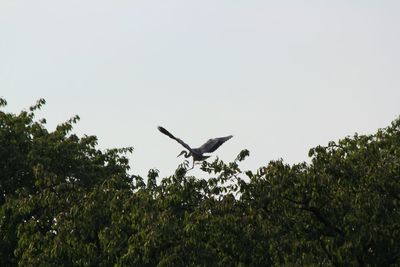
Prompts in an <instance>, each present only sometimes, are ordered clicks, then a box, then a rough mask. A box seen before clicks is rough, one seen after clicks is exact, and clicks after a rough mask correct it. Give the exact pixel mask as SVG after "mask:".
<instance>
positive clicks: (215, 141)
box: [198, 135, 233, 153]
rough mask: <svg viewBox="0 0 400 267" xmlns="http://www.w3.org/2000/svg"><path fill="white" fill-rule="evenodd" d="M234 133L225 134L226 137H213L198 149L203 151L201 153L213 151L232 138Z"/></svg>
mask: <svg viewBox="0 0 400 267" xmlns="http://www.w3.org/2000/svg"><path fill="white" fill-rule="evenodd" d="M232 137H233V135H229V136H225V137H219V138H212V139H209V140H208V141H207V142H205V143H204V144H203V145H202V146H201V147H199V148H198V149H199V150H200V151H201V153H211V152H214V151H215V150H217V148H219V147H220V146H221V145H222V144H223V143H225V142H226V141H228V140H229V139H231V138H232Z"/></svg>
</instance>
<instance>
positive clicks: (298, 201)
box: [0, 99, 400, 266]
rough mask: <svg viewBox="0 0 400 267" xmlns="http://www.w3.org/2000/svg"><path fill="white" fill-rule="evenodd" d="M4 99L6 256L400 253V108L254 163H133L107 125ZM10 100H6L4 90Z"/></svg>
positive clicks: (2, 242)
mask: <svg viewBox="0 0 400 267" xmlns="http://www.w3.org/2000/svg"><path fill="white" fill-rule="evenodd" d="M43 104H44V100H40V101H38V103H37V104H36V105H35V106H33V107H31V108H30V109H29V111H22V112H21V113H19V114H11V113H6V112H1V111H0V265H1V266H16V265H19V266H303V265H306V266H310V265H311V266H315V265H323V266H389V265H393V266H400V242H399V240H400V119H397V120H395V121H394V122H393V123H392V124H391V126H389V127H387V128H386V129H382V130H379V131H378V132H377V133H376V134H374V135H355V136H353V137H351V138H350V137H346V138H344V139H342V140H340V141H338V142H330V143H329V144H328V145H327V146H318V147H316V148H314V149H311V150H310V153H309V154H310V157H311V163H310V164H306V163H300V164H296V165H292V166H290V165H288V164H285V163H284V162H283V161H282V160H278V161H271V162H270V163H269V164H268V165H267V166H265V167H261V168H260V169H258V170H257V171H255V172H251V171H247V172H242V171H241V170H240V168H239V164H240V161H242V160H244V159H245V158H246V156H247V155H248V151H246V150H244V151H242V152H241V153H240V154H239V155H238V157H237V159H236V160H235V161H234V162H231V163H227V164H226V163H224V162H222V161H221V160H219V159H217V160H215V161H214V162H211V163H207V162H203V164H202V166H201V169H202V170H203V171H204V172H205V173H206V174H207V177H208V176H211V178H207V179H201V178H198V177H196V178H195V177H192V176H190V175H189V174H190V172H187V169H188V163H187V162H185V163H183V164H182V165H181V166H179V167H178V169H177V170H176V172H175V173H174V174H173V175H172V176H170V177H166V178H164V179H160V178H158V174H157V171H156V170H150V171H149V174H148V177H147V179H146V180H145V179H143V178H141V177H140V176H134V175H130V174H129V173H128V169H129V165H128V160H127V158H126V157H125V156H124V155H125V153H127V152H131V151H132V148H124V149H111V150H107V151H100V150H99V149H97V148H96V145H97V143H96V137H94V136H84V137H81V138H80V137H78V136H76V135H74V134H72V133H71V130H72V127H73V124H74V123H76V121H77V120H78V119H79V118H78V117H74V118H72V119H71V120H70V121H68V122H65V123H62V124H60V125H59V126H58V127H57V128H56V129H55V130H54V131H52V132H49V131H48V130H46V127H45V123H46V122H45V120H35V118H34V114H35V111H36V110H37V109H39V108H40V107H41V106H42V105H43ZM0 105H1V106H5V105H6V101H5V100H3V99H0Z"/></svg>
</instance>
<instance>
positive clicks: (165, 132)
mask: <svg viewBox="0 0 400 267" xmlns="http://www.w3.org/2000/svg"><path fill="white" fill-rule="evenodd" d="M157 128H158V130H159V131H160V132H162V133H163V134H165V135H166V136H168V137H169V138H172V139H176V138H175V136H173V135H172V134H171V133H170V132H168V131H167V129H165V128H164V127H161V126H158V127H157Z"/></svg>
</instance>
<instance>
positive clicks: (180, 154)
mask: <svg viewBox="0 0 400 267" xmlns="http://www.w3.org/2000/svg"><path fill="white" fill-rule="evenodd" d="M184 153H185V151H182V152H181V153H179V155H178V156H176V157H177V158H179V157H180V156H182V155H183V154H184Z"/></svg>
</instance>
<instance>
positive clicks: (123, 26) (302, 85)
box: [0, 0, 400, 175]
mask: <svg viewBox="0 0 400 267" xmlns="http://www.w3.org/2000/svg"><path fill="white" fill-rule="evenodd" d="M399 14H400V1H397V0H394V1H386V0H376V1H368V0H363V1H361V0H359V1H352V0H336V1H323V0H314V1H313V0H308V1H299V0H292V1H289V0H279V1H268V0H264V1H254V0H247V1H232V0H230V1H227V0H221V1H218V0H217V1H216V0H213V1H209V0H203V1H189V0H182V1H173V0H171V1H165V0H162V1H161V0H160V1H152V0H143V1H133V0H131V1H122V0H120V1H118V0H113V1H111V0H109V1H99V0H90V1H89V0H87V1H82V0H68V1H55V0H43V1H39V0H37V1H28V0H27V1H19V0H0V96H2V97H4V98H6V99H7V101H8V103H9V105H8V108H7V110H8V111H12V112H18V111H20V110H21V109H23V108H27V107H29V106H30V105H31V104H34V103H35V101H36V100H37V99H39V98H45V99H46V100H47V105H46V106H45V107H44V109H43V111H42V112H40V114H39V117H47V118H48V126H49V128H50V129H53V128H54V127H55V125H56V124H57V123H60V122H63V121H65V120H67V119H68V118H69V117H72V116H73V115H75V114H78V115H80V117H81V118H82V119H81V121H80V122H79V124H78V125H77V126H76V128H75V132H77V133H78V134H80V135H81V134H83V133H86V134H94V135H97V136H98V138H99V145H100V147H101V148H111V147H121V146H133V147H134V148H135V152H134V154H133V156H132V157H131V166H132V172H133V173H138V174H142V175H143V174H146V173H147V170H148V169H149V168H158V169H159V170H160V171H161V175H169V174H171V173H172V172H173V170H175V168H176V166H177V165H178V164H179V163H180V162H182V159H177V158H176V155H177V154H178V153H179V151H180V150H181V147H180V146H179V144H177V143H175V142H174V141H173V140H171V139H169V138H168V137H166V136H164V135H162V134H160V133H159V132H158V131H157V129H156V127H157V126H158V125H162V126H164V127H166V128H167V129H169V130H170V131H171V132H172V133H174V134H175V135H177V136H178V137H180V138H181V139H183V140H185V141H186V142H188V143H189V144H191V145H193V146H198V145H201V144H202V143H203V142H204V141H206V140H207V139H208V138H210V137H218V136H224V135H229V134H233V135H234V138H233V139H231V140H229V141H228V142H227V143H225V144H224V145H223V146H222V147H221V148H220V149H218V150H217V151H216V153H215V154H216V155H218V156H219V157H220V158H222V159H223V160H226V161H230V160H232V159H234V158H235V157H236V155H237V154H238V153H239V152H240V150H241V149H243V148H247V149H249V150H250V152H251V156H250V158H249V159H248V160H247V161H246V162H245V163H244V164H243V168H244V169H253V170H254V169H256V168H257V167H260V166H262V165H263V164H266V163H267V162H268V161H270V160H272V159H278V158H283V159H284V160H285V161H286V162H288V163H295V162H300V161H304V160H308V159H307V152H308V149H309V148H311V147H313V146H316V145H318V144H326V143H327V142H328V141H329V140H337V139H338V138H342V137H344V136H346V135H352V134H353V133H354V132H359V133H373V132H374V131H376V129H377V128H380V127H385V126H387V125H388V124H389V123H390V122H391V121H392V120H393V119H395V118H396V116H398V115H399V114H400V108H399V107H400V105H399V102H400V73H399V71H400V49H399V47H400V16H399Z"/></svg>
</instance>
